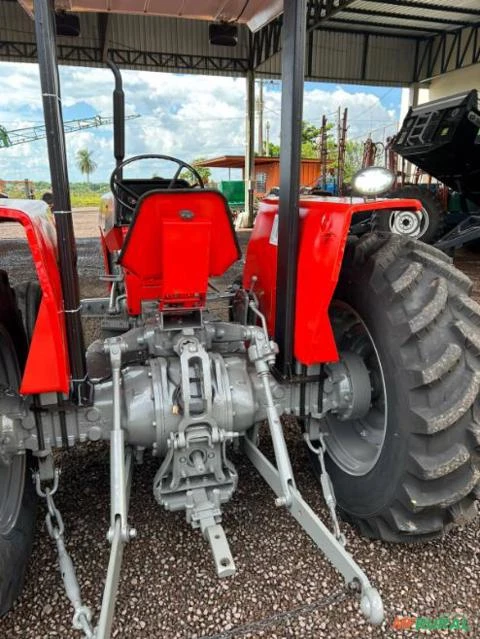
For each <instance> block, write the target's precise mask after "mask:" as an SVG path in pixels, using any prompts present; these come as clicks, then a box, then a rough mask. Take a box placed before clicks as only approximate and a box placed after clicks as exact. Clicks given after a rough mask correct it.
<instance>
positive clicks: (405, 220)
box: [388, 208, 430, 238]
mask: <svg viewBox="0 0 480 639" xmlns="http://www.w3.org/2000/svg"><path fill="white" fill-rule="evenodd" d="M388 223H389V228H390V231H391V232H392V233H396V234H397V235H407V236H408V237H411V238H417V237H422V235H424V234H425V233H426V231H427V229H428V227H429V224H430V218H429V216H428V213H427V211H426V210H425V209H424V208H422V209H421V210H420V211H402V210H399V211H392V213H391V214H390V218H389V221H388Z"/></svg>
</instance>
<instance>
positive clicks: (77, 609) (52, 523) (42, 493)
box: [33, 468, 95, 639]
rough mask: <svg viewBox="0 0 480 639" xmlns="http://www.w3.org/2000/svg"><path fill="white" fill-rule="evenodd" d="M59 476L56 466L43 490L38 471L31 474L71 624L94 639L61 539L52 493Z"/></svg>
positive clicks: (88, 610)
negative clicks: (53, 548) (42, 501)
mask: <svg viewBox="0 0 480 639" xmlns="http://www.w3.org/2000/svg"><path fill="white" fill-rule="evenodd" d="M59 478H60V471H59V469H58V468H56V469H55V476H54V480H53V486H52V487H51V488H49V487H46V488H45V490H42V486H41V479H40V473H38V472H36V473H34V474H33V479H34V481H35V488H36V490H37V494H38V496H39V497H43V498H44V499H45V500H46V502H47V509H48V512H47V515H46V517H45V523H46V526H47V531H48V534H49V535H50V537H51V539H53V540H54V542H55V543H56V546H57V555H58V564H59V568H60V574H61V575H62V579H63V585H64V587H65V593H66V594H67V597H68V598H69V599H70V601H71V603H72V606H73V609H74V613H73V620H72V625H73V627H74V628H75V630H81V631H83V635H84V637H86V638H87V639H94V637H95V633H94V631H93V628H92V625H91V623H90V622H91V620H92V611H91V610H90V608H88V606H84V605H83V603H82V596H81V593H80V586H79V584H78V580H77V576H76V574H75V567H74V565H73V561H72V558H71V557H70V555H69V554H68V552H67V550H66V548H65V542H64V539H63V535H64V532H65V527H64V525H63V519H62V515H61V514H60V511H59V510H58V508H57V507H56V506H55V502H54V501H53V495H55V493H56V492H57V490H58V483H59Z"/></svg>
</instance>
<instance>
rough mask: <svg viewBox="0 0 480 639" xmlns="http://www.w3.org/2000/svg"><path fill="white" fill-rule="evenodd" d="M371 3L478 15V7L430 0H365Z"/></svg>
mask: <svg viewBox="0 0 480 639" xmlns="http://www.w3.org/2000/svg"><path fill="white" fill-rule="evenodd" d="M366 1H367V2H371V3H372V4H386V5H388V6H391V7H408V8H409V9H422V10H424V11H440V12H442V13H463V14H464V15H470V16H480V9H470V8H468V7H456V6H452V5H443V4H431V3H430V2H412V0H366Z"/></svg>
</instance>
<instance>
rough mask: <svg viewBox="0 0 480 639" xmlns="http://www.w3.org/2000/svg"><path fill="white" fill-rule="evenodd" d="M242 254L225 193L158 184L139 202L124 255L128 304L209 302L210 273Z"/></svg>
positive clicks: (187, 306)
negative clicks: (159, 187)
mask: <svg viewBox="0 0 480 639" xmlns="http://www.w3.org/2000/svg"><path fill="white" fill-rule="evenodd" d="M240 257H241V252H240V248H239V246H238V241H237V236H236V234H235V230H234V228H233V222H232V216H231V213H230V209H229V207H228V204H227V201H226V199H225V197H224V196H223V195H222V194H221V193H220V192H219V191H215V190H210V189H198V190H196V189H195V190H192V189H178V190H154V191H150V192H148V193H146V194H145V195H143V196H142V197H141V198H140V199H139V201H138V203H137V206H136V209H135V211H134V214H133V218H132V222H131V224H130V227H129V229H128V232H127V235H126V237H125V242H124V244H123V248H122V251H121V253H120V256H119V260H118V262H119V264H120V265H121V266H122V268H123V270H124V274H125V288H126V293H127V307H128V311H129V313H130V314H131V315H139V314H140V313H141V307H142V302H144V301H152V300H155V301H158V304H159V308H160V310H162V311H166V310H174V311H176V312H178V311H179V310H192V309H198V308H204V307H205V305H206V296H207V288H208V278H209V277H211V276H219V275H223V273H225V271H226V270H227V269H228V268H229V267H230V266H231V265H232V264H233V263H234V262H236V261H237V260H238V259H240Z"/></svg>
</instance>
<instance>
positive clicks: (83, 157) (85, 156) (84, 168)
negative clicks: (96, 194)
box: [77, 149, 97, 182]
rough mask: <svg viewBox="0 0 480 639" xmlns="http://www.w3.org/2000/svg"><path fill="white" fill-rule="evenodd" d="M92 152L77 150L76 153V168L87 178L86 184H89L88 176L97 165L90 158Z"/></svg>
mask: <svg viewBox="0 0 480 639" xmlns="http://www.w3.org/2000/svg"><path fill="white" fill-rule="evenodd" d="M92 155H93V152H92V151H89V150H88V149H79V150H78V151H77V166H78V168H79V169H80V171H81V173H82V175H86V176H87V182H90V174H91V173H93V172H94V171H95V169H96V168H97V163H96V162H95V160H94V159H93V158H92Z"/></svg>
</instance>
